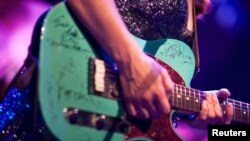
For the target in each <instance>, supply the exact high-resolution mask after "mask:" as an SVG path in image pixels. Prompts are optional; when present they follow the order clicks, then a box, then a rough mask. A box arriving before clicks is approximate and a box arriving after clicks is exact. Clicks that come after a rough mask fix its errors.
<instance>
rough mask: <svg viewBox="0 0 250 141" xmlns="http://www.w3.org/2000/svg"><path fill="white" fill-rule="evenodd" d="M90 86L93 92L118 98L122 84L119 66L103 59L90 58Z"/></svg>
mask: <svg viewBox="0 0 250 141" xmlns="http://www.w3.org/2000/svg"><path fill="white" fill-rule="evenodd" d="M90 68H91V69H90V80H91V81H90V82H91V84H90V86H91V90H92V93H93V94H96V95H99V96H104V97H107V98H111V99H117V98H119V96H120V84H119V78H118V73H117V67H114V66H111V65H109V64H106V63H105V62H104V61H103V60H100V59H97V58H92V59H91V60H90Z"/></svg>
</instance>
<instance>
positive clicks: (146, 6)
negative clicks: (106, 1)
mask: <svg viewBox="0 0 250 141" xmlns="http://www.w3.org/2000/svg"><path fill="white" fill-rule="evenodd" d="M116 5H117V7H118V10H119V12H120V14H121V16H122V19H123V20H124V22H125V24H126V25H127V27H128V29H129V30H130V32H131V33H132V34H134V35H136V36H138V37H141V38H143V39H147V40H154V39H161V38H174V39H179V40H182V41H184V42H186V43H187V44H188V45H191V43H192V37H193V15H192V14H193V13H192V0H155V1H153V0H116Z"/></svg>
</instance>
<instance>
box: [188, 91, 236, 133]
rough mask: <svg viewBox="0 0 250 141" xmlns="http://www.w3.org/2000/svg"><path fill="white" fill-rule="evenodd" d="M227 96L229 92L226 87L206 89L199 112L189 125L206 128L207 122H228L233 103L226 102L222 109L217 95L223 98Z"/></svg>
mask: <svg viewBox="0 0 250 141" xmlns="http://www.w3.org/2000/svg"><path fill="white" fill-rule="evenodd" d="M229 96H230V92H229V91H228V90H227V89H221V90H218V91H206V96H205V97H206V100H204V101H202V107H201V111H200V114H199V116H198V117H197V119H196V120H194V121H193V122H192V123H191V125H193V126H194V127H197V128H206V127H207V124H230V123H231V121H232V118H233V105H232V103H227V104H226V105H225V108H224V109H222V107H221V104H220V103H219V100H218V97H220V98H222V99H225V98H228V97H229ZM201 123H202V124H201ZM204 123H205V124H204ZM206 123H207V124H206Z"/></svg>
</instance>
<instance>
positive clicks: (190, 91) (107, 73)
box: [105, 64, 249, 122]
mask: <svg viewBox="0 0 250 141" xmlns="http://www.w3.org/2000/svg"><path fill="white" fill-rule="evenodd" d="M107 77H108V78H109V77H112V78H117V73H116V74H115V72H114V70H113V69H112V68H111V67H110V66H109V65H106V64H105V78H107ZM108 78H107V79H108ZM175 87H176V89H175V90H176V91H181V92H182V93H183V92H184V93H185V95H186V94H188V98H189V102H196V100H197V97H195V96H198V97H199V98H198V99H201V98H202V100H204V99H205V95H206V93H205V92H203V91H200V90H197V89H193V88H188V87H185V86H183V85H179V84H175ZM178 87H179V89H178ZM105 88H106V85H105ZM182 93H181V94H180V93H175V92H174V94H176V95H178V94H179V95H183V94H182ZM192 95H193V97H192ZM186 96H187V95H186ZM172 97H176V96H175V95H172ZM176 98H177V99H178V97H176ZM182 99H183V98H182ZM185 101H186V100H185ZM228 101H233V104H234V110H235V111H234V113H237V112H238V113H243V112H242V108H245V105H248V104H247V103H244V102H241V101H237V100H233V99H227V102H228ZM235 102H238V103H235ZM176 104H179V103H176ZM237 104H240V106H239V105H237ZM242 104H245V105H242ZM179 105H182V107H183V108H186V109H188V108H187V107H189V109H188V110H190V111H191V112H192V110H195V112H199V111H200V104H199V105H198V106H192V104H191V103H185V105H183V103H182V101H181V102H180V104H179ZM196 105H197V104H196ZM237 106H239V107H240V108H238V107H237ZM195 108H196V109H195ZM245 110H246V111H247V112H248V114H247V115H246V114H244V115H242V114H240V116H238V114H234V117H233V118H234V119H235V120H238V121H244V122H246V121H248V122H249V108H248V107H247V109H245ZM243 111H244V110H243ZM244 112H245V111H244ZM246 116H247V119H246Z"/></svg>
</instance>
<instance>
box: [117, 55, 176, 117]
mask: <svg viewBox="0 0 250 141" xmlns="http://www.w3.org/2000/svg"><path fill="white" fill-rule="evenodd" d="M120 80H121V84H122V88H123V100H124V104H125V107H126V109H127V111H128V113H129V114H130V115H132V116H136V117H139V118H144V119H146V118H158V117H159V116H160V115H162V114H166V113H169V112H170V110H171V107H170V104H169V101H168V95H167V94H169V93H170V92H171V91H172V89H173V86H174V84H173V82H172V81H171V79H170V76H169V75H168V72H167V70H166V69H165V68H163V67H162V66H161V65H159V64H158V63H157V62H156V61H155V60H153V59H152V58H151V57H148V56H147V55H145V54H144V53H143V54H137V55H136V57H135V58H134V57H133V59H131V60H130V62H129V64H127V65H126V69H122V70H120Z"/></svg>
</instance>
